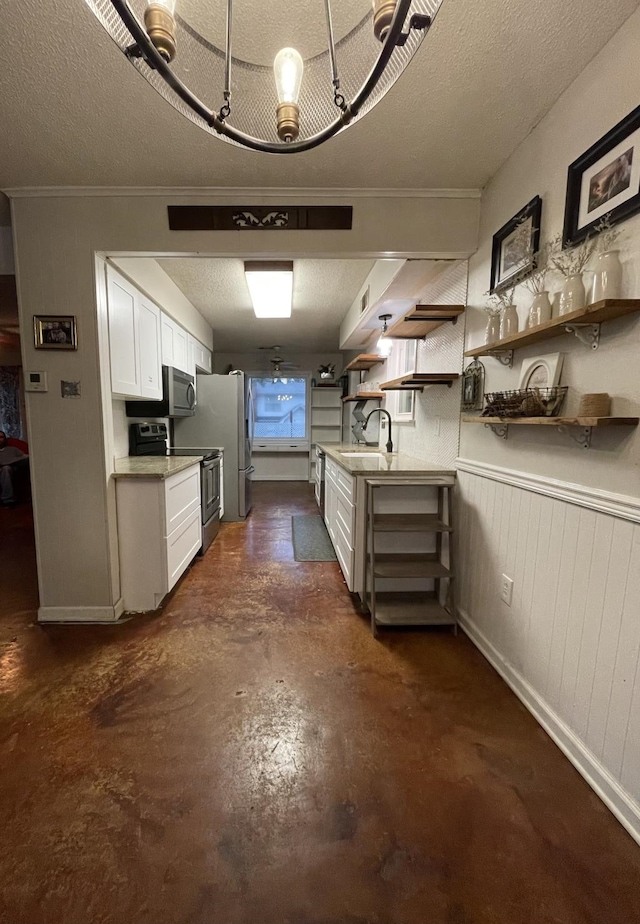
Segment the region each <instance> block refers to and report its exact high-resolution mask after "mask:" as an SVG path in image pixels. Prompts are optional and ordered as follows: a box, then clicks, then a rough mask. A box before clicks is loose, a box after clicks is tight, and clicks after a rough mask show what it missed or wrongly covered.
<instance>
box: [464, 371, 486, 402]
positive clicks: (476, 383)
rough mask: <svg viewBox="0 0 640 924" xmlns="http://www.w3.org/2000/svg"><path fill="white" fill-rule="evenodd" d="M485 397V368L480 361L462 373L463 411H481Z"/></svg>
mask: <svg viewBox="0 0 640 924" xmlns="http://www.w3.org/2000/svg"><path fill="white" fill-rule="evenodd" d="M483 397H484V366H483V365H482V363H481V362H480V360H478V359H474V361H473V362H471V363H469V365H468V366H467V368H466V369H465V370H464V372H463V373H462V410H463V411H481V410H482V404H483Z"/></svg>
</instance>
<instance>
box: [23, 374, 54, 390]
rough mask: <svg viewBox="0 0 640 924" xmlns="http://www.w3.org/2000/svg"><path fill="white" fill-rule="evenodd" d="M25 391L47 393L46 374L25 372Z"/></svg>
mask: <svg viewBox="0 0 640 924" xmlns="http://www.w3.org/2000/svg"><path fill="white" fill-rule="evenodd" d="M24 390H25V391H49V386H48V385H47V373H46V372H25V374H24Z"/></svg>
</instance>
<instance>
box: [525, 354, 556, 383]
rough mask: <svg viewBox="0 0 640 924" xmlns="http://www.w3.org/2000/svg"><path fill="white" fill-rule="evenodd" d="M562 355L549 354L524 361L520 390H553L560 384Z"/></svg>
mask: <svg viewBox="0 0 640 924" xmlns="http://www.w3.org/2000/svg"><path fill="white" fill-rule="evenodd" d="M563 359H564V356H563V354H562V353H547V354H546V355H545V356H532V357H531V359H523V361H522V365H521V366H520V388H553V387H554V386H555V385H558V384H559V383H560V373H561V372H562V361H563Z"/></svg>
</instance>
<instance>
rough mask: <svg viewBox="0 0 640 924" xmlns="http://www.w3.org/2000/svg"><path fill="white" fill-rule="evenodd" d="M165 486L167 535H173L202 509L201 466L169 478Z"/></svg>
mask: <svg viewBox="0 0 640 924" xmlns="http://www.w3.org/2000/svg"><path fill="white" fill-rule="evenodd" d="M164 485H165V488H164V490H165V535H166V536H170V535H171V533H172V532H173V531H174V530H175V529H177V527H178V526H180V524H181V523H184V521H185V520H186V519H187V518H188V517H190V516H191V514H192V513H193V511H194V510H195V508H196V507H200V465H193V466H191V468H187V469H185V470H184V471H183V472H178V474H177V475H172V476H171V478H167V480H166V481H165V483H164Z"/></svg>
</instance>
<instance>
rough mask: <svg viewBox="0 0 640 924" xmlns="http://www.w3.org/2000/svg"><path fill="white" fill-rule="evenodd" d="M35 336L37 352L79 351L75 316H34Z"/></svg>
mask: <svg viewBox="0 0 640 924" xmlns="http://www.w3.org/2000/svg"><path fill="white" fill-rule="evenodd" d="M33 336H34V341H35V346H36V350H77V349H78V337H77V331H76V319H75V316H74V315H71V314H70V315H65V314H59V315H56V314H34V316H33Z"/></svg>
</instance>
